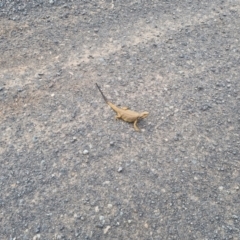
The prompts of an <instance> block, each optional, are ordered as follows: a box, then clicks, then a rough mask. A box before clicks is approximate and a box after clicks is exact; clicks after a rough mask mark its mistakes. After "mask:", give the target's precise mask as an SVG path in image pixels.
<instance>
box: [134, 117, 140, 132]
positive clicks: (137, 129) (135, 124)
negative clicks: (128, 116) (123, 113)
mask: <svg viewBox="0 0 240 240" xmlns="http://www.w3.org/2000/svg"><path fill="white" fill-rule="evenodd" d="M133 126H134V129H135V130H136V131H139V128H138V127H137V119H136V120H135V121H134V124H133Z"/></svg>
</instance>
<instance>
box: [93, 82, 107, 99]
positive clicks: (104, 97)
mask: <svg viewBox="0 0 240 240" xmlns="http://www.w3.org/2000/svg"><path fill="white" fill-rule="evenodd" d="M96 86H97V88H98V90H99V91H100V93H101V94H102V97H103V99H104V101H105V102H106V103H108V100H107V98H106V97H105V96H104V94H103V92H102V90H101V88H100V87H99V86H98V84H97V83H96Z"/></svg>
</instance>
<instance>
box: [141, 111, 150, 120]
mask: <svg viewBox="0 0 240 240" xmlns="http://www.w3.org/2000/svg"><path fill="white" fill-rule="evenodd" d="M148 114H149V112H142V113H140V116H139V118H140V119H142V118H145V117H147V116H148Z"/></svg>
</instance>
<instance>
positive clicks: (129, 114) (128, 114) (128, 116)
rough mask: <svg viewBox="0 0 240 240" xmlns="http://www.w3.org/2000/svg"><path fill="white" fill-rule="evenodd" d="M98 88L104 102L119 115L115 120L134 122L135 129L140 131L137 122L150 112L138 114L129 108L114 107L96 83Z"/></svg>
mask: <svg viewBox="0 0 240 240" xmlns="http://www.w3.org/2000/svg"><path fill="white" fill-rule="evenodd" d="M96 86H97V88H98V90H99V91H100V93H101V94H102V96H103V99H104V101H105V102H106V103H107V104H108V105H109V106H110V107H111V108H112V109H113V110H114V111H115V112H116V113H117V115H116V117H115V118H116V119H122V120H123V121H125V122H133V123H134V124H133V126H134V129H135V130H136V131H139V128H138V127H137V121H138V120H140V119H143V118H145V117H147V116H148V114H149V113H148V112H142V113H138V112H135V111H131V110H129V109H128V108H127V107H122V108H119V107H117V106H116V105H114V104H113V103H111V102H109V101H108V100H107V98H106V97H105V96H104V94H103V92H102V90H101V88H100V87H99V86H98V84H97V83H96Z"/></svg>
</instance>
